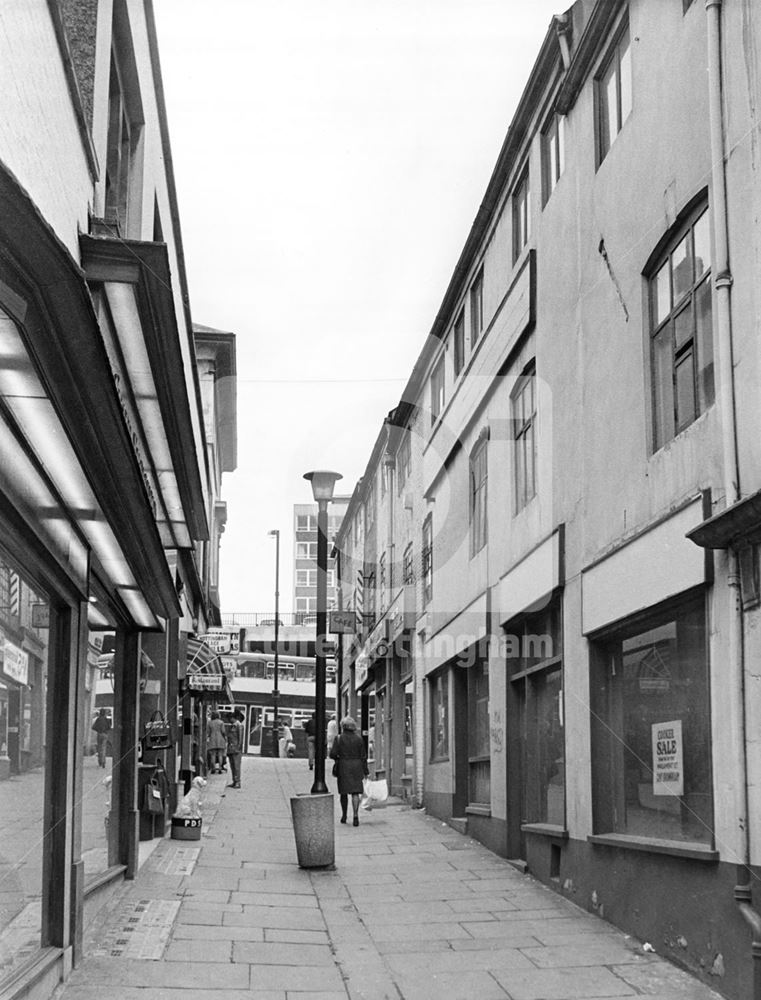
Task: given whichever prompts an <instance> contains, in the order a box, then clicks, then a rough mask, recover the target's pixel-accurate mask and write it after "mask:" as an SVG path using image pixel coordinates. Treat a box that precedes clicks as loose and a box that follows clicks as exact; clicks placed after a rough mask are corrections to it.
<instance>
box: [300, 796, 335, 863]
mask: <svg viewBox="0 0 761 1000" xmlns="http://www.w3.org/2000/svg"><path fill="white" fill-rule="evenodd" d="M333 810H334V807H333V796H332V795H331V794H330V793H327V794H319V795H310V794H305V795H294V796H292V798H291V816H292V818H293V834H294V837H295V838H296V857H297V858H298V862H299V868H330V867H332V866H333V865H334V864H335V861H336V839H335V826H334V822H333V817H334V811H333Z"/></svg>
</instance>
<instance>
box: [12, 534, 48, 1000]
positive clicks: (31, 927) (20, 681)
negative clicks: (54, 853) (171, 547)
mask: <svg viewBox="0 0 761 1000" xmlns="http://www.w3.org/2000/svg"><path fill="white" fill-rule="evenodd" d="M47 611H48V602H47V600H46V598H45V597H43V596H42V595H41V594H40V593H39V590H38V589H36V588H35V587H33V586H32V585H31V583H30V582H29V581H28V580H27V579H26V577H25V576H24V574H23V573H21V572H20V571H19V569H18V568H17V567H16V566H15V565H13V564H11V562H10V561H9V560H8V559H7V558H5V557H4V556H3V555H2V553H0V884H1V885H2V906H0V981H2V980H3V979H5V978H6V977H8V976H9V975H11V974H12V973H13V972H14V971H15V970H16V969H17V968H18V967H19V966H20V965H21V964H23V963H24V962H25V961H26V960H27V959H28V958H29V957H30V956H31V955H33V954H34V952H35V951H37V949H38V948H39V947H40V942H41V928H42V892H43V882H44V880H43V865H44V863H45V851H46V842H45V828H44V810H45V780H46V773H45V772H46V767H45V746H46V734H45V730H46V720H47V711H48V706H47V687H48V684H47V680H48V652H49V647H48V629H47V628H46V627H44V623H46V622H47V618H48V615H47Z"/></svg>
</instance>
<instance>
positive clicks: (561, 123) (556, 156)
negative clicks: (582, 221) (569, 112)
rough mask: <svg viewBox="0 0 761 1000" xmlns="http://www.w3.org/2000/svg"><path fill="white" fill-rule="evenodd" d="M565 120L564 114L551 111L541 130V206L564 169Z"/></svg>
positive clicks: (545, 201)
mask: <svg viewBox="0 0 761 1000" xmlns="http://www.w3.org/2000/svg"><path fill="white" fill-rule="evenodd" d="M565 121H566V120H565V116H564V115H560V114H558V113H557V112H556V111H553V113H552V114H551V115H550V117H549V119H548V120H547V122H546V124H545V127H544V129H543V130H542V143H541V145H542V207H544V206H545V205H546V204H547V202H548V201H549V200H550V195H551V194H552V192H553V191H554V190H555V188H556V187H557V184H558V181H559V180H560V178H561V177H562V176H563V171H564V170H565Z"/></svg>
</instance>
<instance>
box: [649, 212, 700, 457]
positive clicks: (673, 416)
mask: <svg viewBox="0 0 761 1000" xmlns="http://www.w3.org/2000/svg"><path fill="white" fill-rule="evenodd" d="M649 291H650V341H651V371H652V387H653V430H654V445H655V449H656V450H658V449H659V448H662V447H663V445H664V444H666V443H667V442H669V441H671V439H672V438H674V437H675V436H676V435H677V434H679V433H680V432H681V431H683V430H684V429H685V427H688V426H689V425H690V424H691V423H692V422H693V421H694V420H695V419H696V418H697V417H698V416H699V415H700V414H701V413H703V412H704V411H705V410H707V409H708V407H709V406H711V405H712V403H713V401H714V380H713V318H712V309H711V234H710V222H709V214H708V209H707V208H706V206H705V204H703V205H702V206H701V207H700V208H699V209H698V210H697V211H696V212H694V213H692V214H691V215H690V216H689V218H688V219H687V221H686V222H683V223H682V224H681V225H679V226H678V227H677V228H676V231H675V233H674V235H673V237H672V238H671V239H670V240H669V242H668V244H667V246H666V249H665V251H664V252H663V253H662V254H661V255H660V256H659V257H658V258H657V260H656V263H655V266H654V267H653V268H652V270H651V271H650V272H649Z"/></svg>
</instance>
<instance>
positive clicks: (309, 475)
mask: <svg viewBox="0 0 761 1000" xmlns="http://www.w3.org/2000/svg"><path fill="white" fill-rule="evenodd" d="M304 479H308V480H309V482H310V483H311V484H312V495H313V496H314V498H315V500H316V501H317V502H318V503H319V502H320V500H326V501H328V502H330V501H331V500H332V499H333V488H334V487H335V484H336V482H337V481H338V480H339V479H343V476H342V475H341V473H340V472H328V470H327V469H317V470H315V471H314V472H305V473H304Z"/></svg>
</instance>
